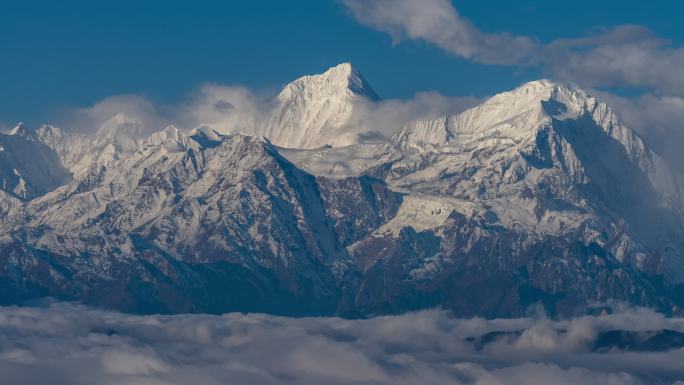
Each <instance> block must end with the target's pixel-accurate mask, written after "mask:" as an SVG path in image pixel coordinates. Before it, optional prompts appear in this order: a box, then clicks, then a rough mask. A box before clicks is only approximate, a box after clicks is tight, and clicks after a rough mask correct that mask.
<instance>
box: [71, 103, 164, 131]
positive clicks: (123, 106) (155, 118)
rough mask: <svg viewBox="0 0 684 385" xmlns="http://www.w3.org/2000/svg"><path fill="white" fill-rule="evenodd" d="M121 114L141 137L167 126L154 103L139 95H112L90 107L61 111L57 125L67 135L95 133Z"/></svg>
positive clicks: (162, 113) (161, 112)
mask: <svg viewBox="0 0 684 385" xmlns="http://www.w3.org/2000/svg"><path fill="white" fill-rule="evenodd" d="M118 114H123V115H126V116H128V117H130V118H131V119H135V120H137V121H139V122H140V123H141V127H142V128H144V129H145V130H146V132H144V133H150V132H151V131H155V130H159V129H162V128H164V126H166V125H167V124H169V122H170V119H169V118H168V117H166V116H165V113H164V112H163V111H161V110H160V109H159V107H158V106H156V105H155V104H154V103H152V102H151V101H149V100H148V99H146V98H145V97H143V96H141V95H135V94H125V95H114V96H109V97H107V98H105V99H102V100H100V101H98V102H96V103H94V104H93V105H91V106H88V107H82V108H75V109H71V110H66V111H63V113H62V116H61V118H59V119H58V120H59V122H60V125H61V126H63V127H64V128H67V129H68V130H70V131H78V132H94V131H97V130H98V129H99V128H100V126H101V125H102V124H103V123H104V122H106V121H107V120H109V119H111V118H112V117H114V116H116V115H118Z"/></svg>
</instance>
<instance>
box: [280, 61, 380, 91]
mask: <svg viewBox="0 0 684 385" xmlns="http://www.w3.org/2000/svg"><path fill="white" fill-rule="evenodd" d="M303 90H307V92H315V93H320V94H335V93H339V92H348V91H351V92H352V93H353V94H354V95H358V96H363V97H366V98H368V99H370V100H379V99H380V97H378V95H377V94H376V93H375V91H374V90H373V87H371V85H370V84H369V83H368V81H366V79H365V78H364V77H363V75H361V73H360V72H359V71H358V70H357V69H356V67H354V65H353V64H351V63H342V64H338V65H336V66H334V67H331V68H329V69H328V70H327V71H325V72H323V73H322V74H318V75H307V76H302V77H300V78H299V79H297V80H295V81H293V82H292V83H290V84H288V85H287V86H286V87H285V89H284V90H283V92H282V93H281V99H283V98H285V99H286V98H290V97H292V93H294V92H301V91H303Z"/></svg>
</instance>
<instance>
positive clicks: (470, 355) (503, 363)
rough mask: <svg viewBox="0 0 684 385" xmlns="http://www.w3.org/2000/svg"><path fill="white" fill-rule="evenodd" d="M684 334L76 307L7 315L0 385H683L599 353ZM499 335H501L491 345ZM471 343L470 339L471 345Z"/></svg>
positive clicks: (587, 325)
mask: <svg viewBox="0 0 684 385" xmlns="http://www.w3.org/2000/svg"><path fill="white" fill-rule="evenodd" d="M662 329H669V330H674V331H684V319H681V318H666V317H664V316H662V315H660V314H657V313H654V312H652V311H650V310H647V309H623V310H620V311H617V312H614V313H612V314H609V315H601V316H586V317H581V318H577V319H574V320H570V321H553V320H549V319H547V318H546V317H543V316H542V317H532V318H523V319H511V320H485V319H457V318H453V317H452V316H450V315H449V314H448V313H446V312H443V311H438V310H433V311H423V312H419V313H411V314H405V315H399V316H387V317H377V318H372V319H367V320H344V319H340V318H285V317H275V316H269V315H257V314H249V315H244V314H227V315H223V316H211V315H174V316H134V315H125V314H120V313H113V312H106V311H99V310H93V309H89V308H85V307H82V306H78V305H73V304H52V305H49V306H43V307H5V308H0V379H1V380H0V382H1V383H2V384H31V385H39V384H104V385H106V384H136V385H138V384H193V385H196V384H246V385H248V384H303V385H306V384H327V385H335V384H393V385H395V384H396V385H400V384H420V385H423V384H436V385H437V384H474V385H485V384H487V385H489V384H492V385H494V384H497V385H498V384H501V385H503V384H506V385H516V384H525V385H535V384H539V385H548V384H555V385H563V384H568V385H577V384H585V385H587V384H602V385H605V384H614V385H627V384H649V385H650V384H678V385H682V384H684V365H682V362H684V349H672V350H667V351H661V352H636V351H624V350H618V349H611V350H607V351H602V352H596V351H595V350H594V349H592V347H593V346H594V345H595V340H596V338H597V336H599V335H600V334H601V333H602V332H606V331H608V330H632V331H652V330H662ZM490 332H516V333H502V336H503V337H501V338H499V339H496V338H493V339H491V340H492V342H491V343H488V344H484V345H479V346H478V344H475V343H473V342H472V338H475V340H476V341H477V340H478V338H479V337H481V336H485V335H487V333H490ZM469 338H471V340H469Z"/></svg>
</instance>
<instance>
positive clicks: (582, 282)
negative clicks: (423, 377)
mask: <svg viewBox="0 0 684 385" xmlns="http://www.w3.org/2000/svg"><path fill="white" fill-rule="evenodd" d="M330 71H332V73H330V74H328V76H324V77H320V75H317V76H319V77H316V76H314V77H310V78H306V77H305V78H302V79H304V80H303V81H302V82H303V83H304V84H303V85H302V87H301V88H299V89H297V90H296V91H297V92H296V93H297V95H298V96H297V97H299V96H301V95H305V94H306V92H302V90H305V89H307V87H308V85H309V83H310V82H312V81H313V82H316V81H321V82H323V83H326V81H327V80H326V79H332V80H333V81H331V82H330V83H331V84H332V90H333V96H335V97H337V96H339V95H338V94H337V92H338V91H339V90H340V89H341V90H342V91H343V92H342V93H343V96H344V97H343V98H342V99H335V98H333V99H334V100H336V101H339V102H340V103H341V104H342V105H343V107H342V109H341V110H339V111H343V112H344V113H345V114H347V113H351V112H350V111H349V110H348V109H347V108H348V107H349V106H350V105H351V104H349V103H348V101H349V99H347V97H350V98H352V99H354V98H356V97H357V96H358V95H357V93H356V91H353V90H350V83H349V81H351V83H354V82H356V81H357V80H358V79H362V77H361V76H360V75H358V77H356V75H355V74H354V72H355V70H354V69H353V67H351V66H350V65H341V66H338V67H335V68H333V69H331V70H330ZM340 79H342V80H341V82H342V84H343V87H339V83H340ZM345 79H346V81H347V82H348V83H347V84H344V83H345ZM355 79H356V80H355ZM359 81H360V80H359ZM296 82H297V81H295V83H296ZM363 82H365V80H363ZM363 84H365V83H362V85H363ZM295 88H296V87H295ZM362 88H365V86H362ZM286 89H287V87H286ZM314 89H315V90H317V91H316V92H318V91H320V89H321V88H320V87H314ZM345 90H346V91H345ZM288 92H289V91H288ZM316 92H314V93H313V94H312V95H309V96H310V98H306V97H305V98H304V99H302V100H305V102H304V103H303V104H302V105H300V107H301V106H304V107H302V108H303V109H304V110H308V104H307V103H308V101H310V100H314V101H320V100H327V101H328V102H329V101H330V100H331V99H325V98H322V99H320V100H319V99H318V96H317V94H316ZM286 96H287V97H286V99H287V100H290V99H289V98H290V96H291V95H286ZM362 98H363V99H362V100H367V99H369V98H368V97H366V96H362ZM295 99H296V98H295ZM323 105H324V106H326V104H325V102H323ZM319 107H320V106H319V105H318V104H314V106H313V107H312V108H311V111H319ZM326 108H327V107H326ZM332 111H334V112H339V111H338V110H335V109H333V110H332ZM306 114H307V113H304V112H302V114H299V113H298V114H295V117H299V116H306ZM285 115H286V114H285ZM333 115H335V114H333ZM295 120H296V119H295ZM324 120H325V119H324ZM312 127H313V128H314V132H324V133H326V132H325V130H323V131H316V130H318V129H320V128H321V127H323V126H320V125H316V124H313V125H309V126H307V129H309V128H312ZM333 128H334V130H332V131H330V132H333V133H334V132H338V131H336V130H345V127H344V126H343V125H340V126H335V127H333ZM27 130H28V129H26V128H25V129H24V131H26V132H25V135H24V134H22V135H23V136H21V137H18V138H17V139H13V140H21V142H22V143H24V142H26V143H33V144H34V145H40V146H43V147H45V148H51V149H52V155H51V156H53V157H54V158H55V159H61V162H60V161H59V160H58V161H57V162H58V163H61V165H63V167H62V168H63V169H65V170H68V172H69V173H70V174H71V177H70V178H71V179H70V180H69V181H68V182H65V183H60V184H59V185H58V186H55V187H54V189H52V190H50V191H44V192H42V193H41V194H36V195H35V196H31V197H30V198H29V197H23V198H22V197H19V198H21V199H17V197H13V198H6V199H5V198H3V197H2V196H0V212H2V213H3V215H2V218H0V229H2V233H3V236H2V237H0V256H2V259H0V262H1V263H0V289H2V290H0V293H1V294H0V303H18V302H21V301H23V300H27V299H31V298H37V297H41V296H45V295H51V296H55V297H57V298H60V299H66V300H77V301H82V302H85V303H87V304H91V305H95V306H101V307H107V308H117V309H120V310H125V311H131V312H140V313H150V312H162V313H177V312H216V313H220V312H226V311H261V312H270V313H276V314H289V315H331V314H337V315H343V316H349V317H357V316H369V315H376V314H387V313H401V312H404V311H410V310H417V309H423V308H426V307H435V306H441V307H445V308H447V309H450V310H451V311H453V312H454V313H455V314H458V315H464V316H472V315H478V316H486V317H495V316H515V315H521V314H524V313H525V311H526V309H527V307H529V306H533V305H534V304H536V303H541V304H542V305H543V306H544V307H545V308H546V310H547V311H548V312H549V313H550V314H554V315H572V314H578V313H582V312H583V311H584V309H586V308H588V307H590V306H593V304H595V303H596V302H599V303H600V302H608V301H615V300H618V301H627V302H630V303H633V304H639V305H646V306H652V307H656V308H658V309H660V310H662V311H665V312H668V313H680V312H681V311H682V310H681V309H682V306H684V295H683V293H684V254H683V252H681V251H680V250H684V247H682V246H684V225H683V223H684V220H683V216H682V213H683V212H684V210H682V196H681V191H682V189H681V177H680V176H679V175H678V174H677V173H676V172H675V171H674V170H672V169H671V168H670V167H669V166H668V165H667V164H666V162H665V161H664V160H662V159H661V158H660V157H659V156H658V155H657V154H655V153H654V152H653V151H652V150H650V148H649V147H648V145H647V144H646V143H644V142H643V140H641V138H640V137H639V136H638V135H637V134H636V133H634V132H633V131H632V130H630V129H629V128H628V127H626V126H625V125H624V124H622V123H621V122H620V120H619V119H618V118H617V116H616V115H615V114H614V112H612V110H610V108H609V107H608V106H607V105H605V104H604V103H601V102H600V101H598V100H596V99H595V98H593V97H591V95H589V94H588V93H586V92H585V91H582V90H581V89H578V88H576V87H573V86H568V85H564V84H562V83H555V82H552V81H548V80H541V81H536V82H530V83H526V84H524V85H522V86H521V87H519V88H517V89H515V90H513V91H511V92H508V93H502V94H499V95H496V96H494V97H492V98H490V99H488V100H487V101H485V102H483V103H482V104H481V105H479V106H476V107H474V108H472V109H469V110H466V111H465V112H463V113H460V114H457V115H450V116H446V117H442V118H438V119H435V120H431V121H418V122H412V123H410V124H408V125H407V126H405V127H402V128H398V131H397V133H396V134H395V135H394V137H393V138H392V139H391V140H390V141H389V142H387V143H385V144H377V145H368V144H357V142H355V141H351V142H349V143H350V144H348V145H345V146H342V145H341V144H342V142H339V143H338V146H328V147H325V146H323V147H314V148H308V146H309V145H313V144H314V141H309V142H306V143H303V144H301V145H302V147H304V148H303V149H288V148H283V147H282V146H281V145H279V144H278V141H277V140H275V141H274V140H273V137H270V138H269V137H268V136H269V135H256V136H254V135H246V134H241V133H219V132H217V131H215V130H214V129H212V128H211V127H208V126H200V127H198V128H196V129H194V130H193V131H191V132H187V133H185V132H183V131H182V130H179V129H178V128H176V127H173V126H169V127H166V128H164V129H163V130H161V131H158V132H156V133H153V134H152V135H149V136H148V137H140V136H141V134H140V132H139V131H140V130H139V125H138V124H137V123H136V122H135V120H134V119H132V118H128V117H125V116H123V115H117V116H114V117H113V118H112V119H111V120H110V121H109V122H108V123H107V124H105V125H103V128H102V129H101V130H100V131H99V132H98V133H96V134H93V135H84V134H75V133H67V132H64V131H62V130H60V129H58V128H55V127H52V126H42V127H40V128H39V129H38V130H36V131H35V132H33V134H32V133H31V132H28V131H27ZM304 131H306V130H304ZM136 132H137V133H136ZM27 135H28V136H31V137H34V138H35V140H34V141H29V140H27V139H25V138H24V136H27ZM4 137H10V136H9V135H5V136H0V140H2V139H3V138H4ZM307 138H315V135H311V136H307ZM318 138H319V139H321V138H323V139H325V135H324V136H319V137H318ZM295 139H296V138H295ZM317 140H318V139H317ZM321 140H322V139H321ZM316 144H318V143H316ZM326 144H330V143H326ZM12 146H14V145H13V144H8V145H6V146H4V147H7V149H5V151H9V150H10V149H11V148H10V147H12ZM4 147H3V148H4ZM0 156H2V152H0ZM345 157H346V158H350V157H352V158H353V157H356V158H353V159H345ZM0 159H2V158H0ZM344 162H349V163H353V165H352V164H350V165H349V166H348V167H347V166H345V165H343V164H342V163H344ZM331 164H332V165H333V166H332V169H331V170H330V171H326V172H322V173H317V172H316V170H322V169H327V168H328V167H329V166H330V165H331ZM335 164H340V166H339V167H338V169H339V170H341V171H339V173H336V172H335V171H334V169H335ZM10 171H11V170H10ZM27 175H28V174H27ZM26 182H27V184H29V185H30V182H31V180H30V179H27V180H26ZM3 194H7V191H4V192H3ZM9 194H10V195H11V194H13V193H12V192H10V193H9Z"/></svg>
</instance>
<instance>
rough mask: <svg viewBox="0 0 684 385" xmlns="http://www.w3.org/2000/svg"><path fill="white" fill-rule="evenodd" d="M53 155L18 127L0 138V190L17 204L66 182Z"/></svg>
mask: <svg viewBox="0 0 684 385" xmlns="http://www.w3.org/2000/svg"><path fill="white" fill-rule="evenodd" d="M70 177H71V176H70V175H69V172H68V171H67V170H65V169H64V168H63V167H62V165H61V163H60V161H59V158H58V156H57V154H55V152H54V151H52V150H51V149H50V148H49V147H47V146H46V145H44V144H43V143H41V142H39V141H38V140H37V139H36V137H35V135H34V133H33V131H31V130H29V129H27V128H26V127H24V126H23V125H21V124H20V125H18V126H17V127H15V128H13V129H12V130H11V131H10V132H9V133H7V134H0V190H2V191H4V192H5V193H8V194H9V195H11V196H14V197H15V198H18V199H21V200H29V199H32V198H35V197H37V196H40V195H43V194H45V193H47V192H48V191H51V190H53V189H55V188H57V187H59V186H60V185H62V184H64V183H66V182H67V181H68V180H69V179H70Z"/></svg>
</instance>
